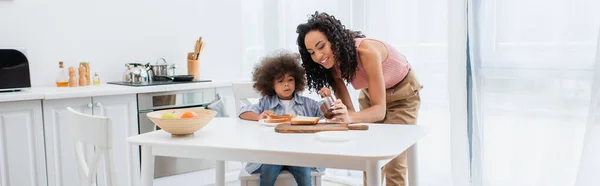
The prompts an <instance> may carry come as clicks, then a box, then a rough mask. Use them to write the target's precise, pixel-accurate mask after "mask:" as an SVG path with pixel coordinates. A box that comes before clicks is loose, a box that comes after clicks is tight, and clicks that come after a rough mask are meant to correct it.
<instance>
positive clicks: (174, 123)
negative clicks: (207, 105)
mask: <svg viewBox="0 0 600 186" xmlns="http://www.w3.org/2000/svg"><path fill="white" fill-rule="evenodd" d="M186 111H192V112H194V113H196V115H198V116H197V117H195V118H179V117H178V116H181V115H182V114H183V113H184V112H186ZM164 113H169V114H172V115H174V116H176V117H177V118H173V119H170V118H162V115H163V114H164ZM216 115H217V112H216V111H214V110H209V109H204V108H188V109H168V110H160V111H154V112H150V113H148V114H146V116H147V117H148V119H150V120H151V121H152V122H153V123H154V124H155V125H157V126H158V127H160V128H161V129H162V130H164V131H166V132H168V133H171V135H174V136H178V135H188V134H194V132H196V131H198V130H200V129H201V128H202V127H204V126H206V125H207V124H208V123H209V122H210V121H211V120H212V119H213V118H214V117H215V116H216Z"/></svg>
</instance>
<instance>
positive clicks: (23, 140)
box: [0, 100, 46, 186]
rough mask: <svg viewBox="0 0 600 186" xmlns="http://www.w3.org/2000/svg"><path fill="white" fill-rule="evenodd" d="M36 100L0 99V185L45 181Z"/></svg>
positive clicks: (42, 185) (39, 111)
mask: <svg viewBox="0 0 600 186" xmlns="http://www.w3.org/2000/svg"><path fill="white" fill-rule="evenodd" d="M43 136H44V126H43V123H42V104H41V101H40V100H35V101H19V102H6V103H0V185H2V186H20V185H38V186H45V185H46V159H45V154H44V137H43Z"/></svg>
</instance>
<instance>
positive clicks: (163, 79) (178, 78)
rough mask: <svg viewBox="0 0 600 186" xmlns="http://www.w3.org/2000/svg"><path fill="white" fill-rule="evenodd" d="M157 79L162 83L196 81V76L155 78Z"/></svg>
mask: <svg viewBox="0 0 600 186" xmlns="http://www.w3.org/2000/svg"><path fill="white" fill-rule="evenodd" d="M155 79H160V81H192V80H193V79H194V76H192V75H176V76H155Z"/></svg>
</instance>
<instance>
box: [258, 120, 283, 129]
mask: <svg viewBox="0 0 600 186" xmlns="http://www.w3.org/2000/svg"><path fill="white" fill-rule="evenodd" d="M258 123H260V124H262V125H266V126H269V127H274V126H277V125H279V124H282V123H286V122H281V123H267V122H265V119H260V120H258Z"/></svg>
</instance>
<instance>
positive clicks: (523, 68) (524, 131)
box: [469, 0, 600, 186]
mask: <svg viewBox="0 0 600 186" xmlns="http://www.w3.org/2000/svg"><path fill="white" fill-rule="evenodd" d="M598 10H600V1H594V0H575V1H573V0H470V1H469V41H470V43H469V48H470V49H471V50H470V56H469V57H470V64H471V66H470V69H471V70H472V71H471V72H472V74H473V76H472V77H473V79H472V86H471V87H472V89H471V90H470V91H471V93H472V95H473V97H472V103H473V104H472V109H471V113H472V116H473V117H472V118H473V123H472V127H473V133H472V137H473V142H472V147H473V149H472V155H473V158H472V171H473V172H472V175H473V178H472V180H473V185H475V186H479V185H482V186H504V185H513V186H521V185H523V186H534V185H535V186H538V185H539V186H567V185H575V183H576V180H577V178H578V172H579V169H580V165H584V166H585V165H586V164H588V163H590V162H594V161H591V160H595V162H597V161H598V160H597V159H598V158H599V157H598V156H596V157H591V156H587V158H586V156H583V157H584V158H582V149H584V148H583V147H584V145H585V144H586V140H584V139H585V137H584V136H585V134H586V129H587V132H588V141H589V139H592V138H594V136H598V135H600V134H598V132H597V131H596V132H593V133H592V131H591V129H592V128H594V127H595V126H594V127H591V126H588V127H586V123H587V121H588V108H590V107H589V106H590V95H591V92H592V83H593V81H592V80H593V78H592V77H593V74H594V71H596V69H597V68H600V67H598V66H596V65H595V64H594V58H595V55H596V47H597V46H596V45H597V43H596V41H597V40H596V38H597V37H598V23H599V22H600V11H598ZM596 83H598V82H596ZM590 114H594V113H590ZM596 126H597V125H596ZM596 128H597V127H596ZM594 133H595V134H594ZM590 145H592V144H588V148H587V149H588V151H590V152H591V151H593V150H594V148H589V147H590ZM596 148H597V142H596ZM595 170H598V169H597V168H596V169H595ZM582 172H583V171H582ZM594 174H596V176H595V177H598V172H595V173H594ZM580 177H581V175H580ZM580 180H582V181H583V180H584V178H581V179H580ZM579 184H581V185H589V184H590V182H588V183H587V184H585V183H583V182H579ZM597 184H598V182H595V183H594V185H597Z"/></svg>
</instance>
